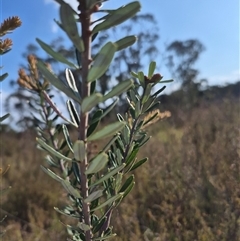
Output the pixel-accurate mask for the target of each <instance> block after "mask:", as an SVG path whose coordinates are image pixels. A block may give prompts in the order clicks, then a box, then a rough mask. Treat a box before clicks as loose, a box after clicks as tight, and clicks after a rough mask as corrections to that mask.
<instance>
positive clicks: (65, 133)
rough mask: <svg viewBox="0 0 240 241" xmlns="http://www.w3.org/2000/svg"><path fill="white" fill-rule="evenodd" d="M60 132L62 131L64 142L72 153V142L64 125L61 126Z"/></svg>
mask: <svg viewBox="0 0 240 241" xmlns="http://www.w3.org/2000/svg"><path fill="white" fill-rule="evenodd" d="M62 130H63V135H64V137H65V140H66V142H67V145H68V148H69V150H70V151H71V152H72V153H73V149H72V142H71V139H70V135H69V132H68V129H67V127H66V125H64V124H63V125H62Z"/></svg>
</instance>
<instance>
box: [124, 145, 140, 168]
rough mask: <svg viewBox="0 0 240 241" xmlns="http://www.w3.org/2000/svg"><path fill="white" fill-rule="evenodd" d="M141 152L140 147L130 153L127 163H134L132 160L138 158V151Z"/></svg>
mask: <svg viewBox="0 0 240 241" xmlns="http://www.w3.org/2000/svg"><path fill="white" fill-rule="evenodd" d="M138 152H139V148H135V149H134V150H133V151H132V152H131V154H130V155H129V157H128V158H127V161H126V165H127V166H128V165H129V164H131V163H132V161H133V160H134V159H135V158H136V156H137V153H138Z"/></svg>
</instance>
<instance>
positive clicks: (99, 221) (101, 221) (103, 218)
mask: <svg viewBox="0 0 240 241" xmlns="http://www.w3.org/2000/svg"><path fill="white" fill-rule="evenodd" d="M106 220H107V217H106V216H103V217H102V218H101V219H99V220H98V222H97V223H96V225H93V230H92V231H93V233H96V232H98V231H99V230H100V228H101V227H102V226H103V224H104V223H105V222H106Z"/></svg>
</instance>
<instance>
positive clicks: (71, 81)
mask: <svg viewBox="0 0 240 241" xmlns="http://www.w3.org/2000/svg"><path fill="white" fill-rule="evenodd" d="M65 76H66V80H67V83H68V85H69V87H70V88H71V89H72V90H73V91H74V92H78V89H77V86H76V82H75V79H74V76H73V73H72V71H71V70H70V69H68V68H66V70H65Z"/></svg>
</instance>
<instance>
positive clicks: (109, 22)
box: [92, 1, 141, 34]
mask: <svg viewBox="0 0 240 241" xmlns="http://www.w3.org/2000/svg"><path fill="white" fill-rule="evenodd" d="M140 8H141V5H140V3H139V2H137V1H136V2H132V3H129V4H127V5H125V6H122V7H120V8H118V9H117V10H114V11H112V12H111V13H109V14H108V15H107V16H105V20H104V21H103V22H101V23H99V24H97V25H96V26H95V27H94V28H93V31H92V34H94V33H97V32H99V31H102V30H106V29H109V28H111V27H113V26H116V25H118V24H120V23H122V22H124V21H125V20H127V19H129V18H131V17H133V16H134V15H135V14H136V13H137V12H138V11H140Z"/></svg>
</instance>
